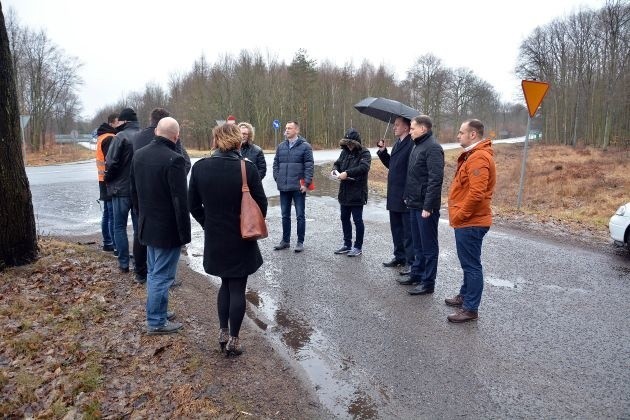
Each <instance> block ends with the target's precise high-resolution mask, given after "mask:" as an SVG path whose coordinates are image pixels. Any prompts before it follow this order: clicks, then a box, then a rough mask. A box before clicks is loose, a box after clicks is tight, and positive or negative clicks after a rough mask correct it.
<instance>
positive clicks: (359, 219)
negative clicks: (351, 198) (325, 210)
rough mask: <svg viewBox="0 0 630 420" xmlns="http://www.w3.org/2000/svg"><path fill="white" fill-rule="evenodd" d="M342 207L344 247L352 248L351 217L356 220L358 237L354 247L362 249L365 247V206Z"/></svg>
mask: <svg viewBox="0 0 630 420" xmlns="http://www.w3.org/2000/svg"><path fill="white" fill-rule="evenodd" d="M340 207H341V229H343V244H344V246H347V247H351V246H352V223H350V216H351V215H352V220H354V226H355V228H356V231H357V236H356V239H355V241H354V247H355V248H357V249H362V247H363V235H364V234H365V225H364V224H363V206H340Z"/></svg>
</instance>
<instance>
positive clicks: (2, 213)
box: [0, 5, 37, 270]
mask: <svg viewBox="0 0 630 420" xmlns="http://www.w3.org/2000/svg"><path fill="white" fill-rule="evenodd" d="M9 63H11V51H10V49H9V39H8V36H7V30H6V26H5V23H4V14H3V13H2V6H1V5H0V270H2V269H4V267H6V266H15V265H22V264H27V263H29V262H31V261H33V260H34V259H35V258H36V257H37V233H36V229H35V217H34V215H33V203H32V200H31V190H30V188H29V184H28V178H27V177H26V171H25V169H24V160H23V156H22V144H21V138H20V125H19V124H20V114H19V109H18V100H17V92H16V90H15V79H14V75H13V66H11V65H9Z"/></svg>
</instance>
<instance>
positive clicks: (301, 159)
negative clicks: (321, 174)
mask: <svg viewBox="0 0 630 420" xmlns="http://www.w3.org/2000/svg"><path fill="white" fill-rule="evenodd" d="M313 166H314V165H313V149H312V148H311V145H310V144H308V143H307V142H306V139H304V138H303V137H298V139H297V140H296V141H295V144H294V145H293V147H291V148H289V140H285V141H283V142H282V143H280V144H279V145H278V148H277V149H276V156H275V157H274V158H273V179H274V180H275V181H276V184H278V191H297V190H299V189H300V179H304V183H305V185H306V186H307V187H308V186H309V185H310V183H311V182H313Z"/></svg>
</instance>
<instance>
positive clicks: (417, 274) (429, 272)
mask: <svg viewBox="0 0 630 420" xmlns="http://www.w3.org/2000/svg"><path fill="white" fill-rule="evenodd" d="M409 221H410V227H411V239H412V240H413V252H414V261H413V264H412V265H411V274H410V277H411V279H412V280H415V281H419V282H420V283H421V284H423V285H425V286H427V287H428V288H430V289H432V288H434V287H435V278H436V277H437V265H438V257H439V255H440V246H439V244H438V223H439V221H440V211H439V210H433V211H432V212H431V215H430V216H429V217H426V218H425V217H422V210H418V209H409Z"/></svg>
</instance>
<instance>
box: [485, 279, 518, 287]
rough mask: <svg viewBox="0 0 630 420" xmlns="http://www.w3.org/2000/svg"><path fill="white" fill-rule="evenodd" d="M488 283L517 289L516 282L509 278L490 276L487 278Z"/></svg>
mask: <svg viewBox="0 0 630 420" xmlns="http://www.w3.org/2000/svg"><path fill="white" fill-rule="evenodd" d="M485 281H486V283H488V284H491V285H493V286H497V287H507V288H510V289H516V287H517V286H516V282H511V281H509V280H505V279H500V278H497V277H488V276H486V278H485Z"/></svg>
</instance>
